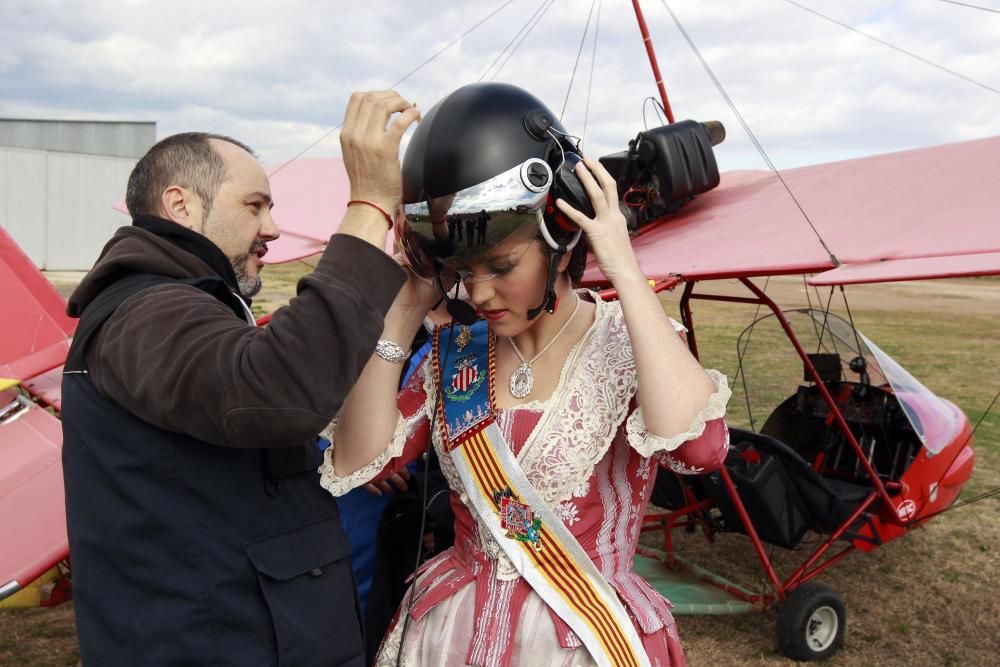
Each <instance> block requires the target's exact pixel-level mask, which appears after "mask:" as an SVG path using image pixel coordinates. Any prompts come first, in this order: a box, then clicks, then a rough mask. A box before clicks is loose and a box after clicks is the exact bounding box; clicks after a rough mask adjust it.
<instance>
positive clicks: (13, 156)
mask: <svg viewBox="0 0 1000 667" xmlns="http://www.w3.org/2000/svg"><path fill="white" fill-rule="evenodd" d="M45 172H46V165H45V153H44V152H42V151H24V150H17V149H11V148H0V227H3V228H4V229H5V230H7V233H8V234H10V235H11V236H12V237H13V238H14V240H15V241H17V244H18V245H19V246H21V249H22V250H24V252H25V254H27V255H28V257H30V258H31V260H32V261H33V262H34V263H35V264H37V265H38V266H44V264H45V252H46V250H45V246H46V216H45Z"/></svg>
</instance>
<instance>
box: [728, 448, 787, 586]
mask: <svg viewBox="0 0 1000 667" xmlns="http://www.w3.org/2000/svg"><path fill="white" fill-rule="evenodd" d="M719 477H721V478H722V484H723V486H725V487H726V493H728V494H729V499H730V500H732V502H733V507H734V508H735V509H736V513H737V514H739V515H740V521H742V522H743V527H744V528H745V529H746V531H747V537H749V538H750V543H751V544H753V549H754V551H756V552H757V558H759V559H760V564H761V565H763V566H764V571H765V572H766V573H767V578H768V579H769V580H770V581H771V585H772V586H773V587H774V592H775V594H776V595H777V596H778V598H779V599H782V600H784V599H785V588H784V586H782V584H781V581H780V580H779V579H778V575H777V573H776V572H775V571H774V566H772V565H771V559H770V558H768V557H767V553H766V552H765V551H764V543H763V542H761V541H760V537H759V536H758V535H757V531H756V530H755V529H754V527H753V522H752V521H751V520H750V515H749V514H747V508H746V507H744V505H743V499H742V498H740V494H739V492H737V491H736V485H735V484H733V478H732V477H730V476H729V471H728V470H726V466H722V467H721V468H719Z"/></svg>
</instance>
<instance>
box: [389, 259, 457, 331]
mask: <svg viewBox="0 0 1000 667" xmlns="http://www.w3.org/2000/svg"><path fill="white" fill-rule="evenodd" d="M393 259H394V260H396V263H397V264H399V265H400V266H401V267H403V270H404V271H406V282H405V283H404V284H403V288H402V289H401V290H400V291H399V294H397V295H396V301H395V302H394V307H398V308H402V309H404V310H407V311H419V312H420V314H421V319H422V318H423V317H424V316H426V314H427V312H428V311H430V309H431V308H432V307H433V306H434V304H435V303H437V301H438V300H439V299H440V298H441V288H439V287H438V285H437V282H436V281H435V280H434V279H431V278H421V277H420V276H418V275H417V274H416V273H414V272H413V269H411V268H410V266H409V264H407V263H406V260H405V259H403V256H402V255H401V254H399V253H397V254H395V255H393ZM445 287H446V288H447V285H445Z"/></svg>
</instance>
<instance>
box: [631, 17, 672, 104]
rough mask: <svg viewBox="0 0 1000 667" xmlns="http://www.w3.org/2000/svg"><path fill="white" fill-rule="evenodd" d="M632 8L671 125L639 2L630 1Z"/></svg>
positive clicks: (657, 66) (661, 78)
mask: <svg viewBox="0 0 1000 667" xmlns="http://www.w3.org/2000/svg"><path fill="white" fill-rule="evenodd" d="M632 8H633V9H635V18H636V20H637V21H638V22H639V32H640V33H642V43H643V44H645V46H646V55H648V56H649V64H650V66H651V67H652V68H653V78H654V79H656V87H657V88H658V89H659V91H660V100H661V101H662V102H663V111H664V113H666V114H667V120H669V121H670V122H671V123H673V122H674V112H673V109H671V108H670V101H669V100H668V99H667V89H666V88H665V87H664V86H663V75H662V74H660V66H659V65H658V64H657V63H656V53H655V52H654V51H653V40H652V39H650V37H649V28H647V27H646V19H645V18H643V16H642V8H641V7H639V0H632Z"/></svg>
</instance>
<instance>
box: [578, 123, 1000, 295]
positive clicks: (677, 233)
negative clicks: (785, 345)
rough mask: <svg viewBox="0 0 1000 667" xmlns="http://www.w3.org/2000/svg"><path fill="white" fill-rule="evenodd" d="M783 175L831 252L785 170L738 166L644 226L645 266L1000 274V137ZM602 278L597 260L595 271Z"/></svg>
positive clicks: (833, 279)
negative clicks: (675, 210)
mask: <svg viewBox="0 0 1000 667" xmlns="http://www.w3.org/2000/svg"><path fill="white" fill-rule="evenodd" d="M782 177H783V178H784V179H785V181H786V182H787V183H788V185H789V187H790V188H791V191H792V192H793V193H794V194H795V197H796V199H798V202H799V203H800V204H801V206H802V208H803V210H804V211H805V212H806V213H807V214H808V216H809V219H810V220H811V221H812V224H813V225H814V226H815V228H816V230H817V231H818V233H819V236H820V237H822V239H823V241H824V242H825V243H826V246H827V248H829V251H830V252H827V250H826V249H824V247H823V245H822V244H821V243H820V240H819V238H818V237H817V234H816V233H815V232H814V231H813V230H812V228H811V227H810V225H809V223H808V222H807V221H806V219H805V217H804V215H803V214H802V212H801V211H799V208H798V206H797V205H796V203H795V202H794V201H793V200H792V198H791V197H790V196H789V195H788V192H787V191H786V190H785V188H784V187H782V185H781V183H780V181H779V180H778V178H777V176H775V175H774V174H772V173H770V172H763V171H736V172H728V173H725V174H723V175H722V183H721V185H720V186H719V187H718V188H716V189H715V190H713V191H711V192H709V193H707V194H705V195H702V196H701V197H699V198H697V199H696V200H694V201H692V202H690V203H689V204H687V205H686V206H685V207H684V208H682V209H681V211H680V213H679V214H678V215H676V216H672V217H669V218H665V219H663V220H662V221H659V222H657V223H654V225H650V226H649V227H647V228H645V229H644V230H642V231H643V232H644V233H641V234H640V235H638V236H637V237H636V238H635V239H634V242H633V246H634V247H635V249H636V255H637V257H638V258H639V261H640V265H641V266H642V269H643V272H644V273H645V274H646V276H647V277H649V278H653V279H658V280H663V279H667V278H669V277H670V276H678V275H679V276H683V278H684V279H686V280H705V279H712V278H729V277H737V276H761V275H777V274H783V273H820V274H821V275H819V276H816V277H815V278H814V279H813V282H815V283H816V284H831V283H833V284H842V283H851V282H872V281H876V280H877V281H889V280H910V279H917V278H936V277H945V276H967V275H984V274H996V273H1000V221H998V217H1000V188H998V187H997V183H998V182H1000V137H992V138H989V139H980V140H976V141H967V142H962V143H957V144H947V145H943V146H935V147H931V148H922V149H917V150H911V151H904V152H900V153H890V154H886V155H878V156H873V157H866V158H859V159H855V160H845V161H842V162H832V163H829V164H821V165H815V166H809V167H800V168H797V169H789V170H787V171H783V172H782ZM830 253H832V254H833V256H834V257H836V261H834V259H833V258H832V257H831V256H830ZM889 260H892V261H889ZM838 266H839V267H840V268H837V267H838ZM832 269H836V270H835V271H831V270H832ZM824 271H830V273H829V274H825V275H824V274H823V273H822V272H824ZM601 280H602V277H601V275H600V272H599V271H598V270H597V268H596V266H594V265H591V266H590V267H588V270H587V273H586V276H585V281H586V282H592V283H599V282H601Z"/></svg>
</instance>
